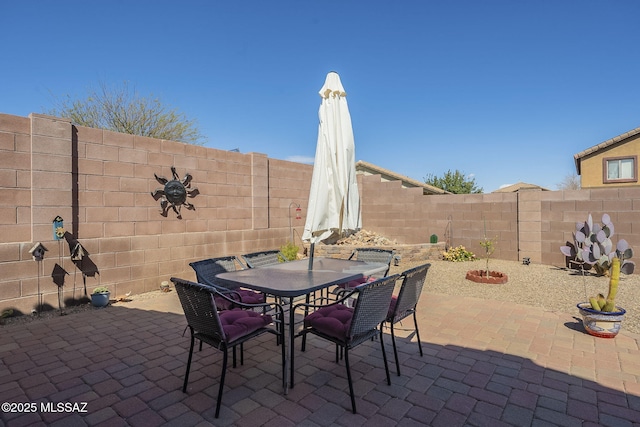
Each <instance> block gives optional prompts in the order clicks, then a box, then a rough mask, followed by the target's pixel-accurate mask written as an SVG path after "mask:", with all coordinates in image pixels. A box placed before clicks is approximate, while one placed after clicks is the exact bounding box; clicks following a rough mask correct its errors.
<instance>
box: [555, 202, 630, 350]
mask: <svg viewBox="0 0 640 427" xmlns="http://www.w3.org/2000/svg"><path fill="white" fill-rule="evenodd" d="M613 235H614V226H613V223H612V222H611V218H610V217H609V215H608V214H604V215H602V225H600V224H597V223H594V222H593V218H592V217H591V214H589V217H588V218H587V220H586V221H585V222H584V223H580V222H579V223H577V224H576V230H575V232H574V233H573V240H574V242H573V244H571V243H568V244H567V245H565V246H561V247H560V251H561V252H562V254H563V255H565V256H567V257H568V258H569V260H570V261H571V262H573V263H575V264H577V265H579V266H580V268H581V271H582V274H583V280H584V270H585V268H584V267H585V264H586V266H587V269H590V268H591V267H593V269H594V271H595V275H597V276H609V290H608V293H607V296H606V297H605V296H604V294H602V293H600V294H598V295H596V296H588V297H587V298H588V300H589V302H584V303H579V304H578V310H579V311H580V314H581V315H582V317H583V325H584V327H585V330H586V331H587V333H589V334H590V335H594V336H598V337H603V338H613V337H615V336H616V335H617V334H618V332H619V330H620V324H621V322H622V319H623V317H624V314H625V313H626V311H625V310H624V308H621V307H618V306H616V302H615V298H616V295H617V294H618V284H619V281H620V273H624V274H632V273H633V271H634V269H635V263H634V262H633V261H629V259H630V258H631V257H633V249H631V247H629V244H628V243H627V241H626V240H624V239H620V240H618V242H617V244H616V245H615V246H614V245H613V241H612V240H611V238H612V237H613ZM585 291H586V289H585Z"/></svg>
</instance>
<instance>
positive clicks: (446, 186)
mask: <svg viewBox="0 0 640 427" xmlns="http://www.w3.org/2000/svg"><path fill="white" fill-rule="evenodd" d="M424 182H425V183H426V184H429V185H433V186H434V187H438V188H442V189H443V190H445V191H448V192H450V193H454V194H478V193H482V192H483V190H482V188H481V187H478V186H477V185H476V179H475V178H473V177H469V176H465V175H464V173H462V172H460V171H459V170H457V169H456V171H455V172H451V169H449V170H448V171H447V172H446V173H445V174H444V175H443V176H442V177H438V176H436V175H433V174H429V175H427V177H426V178H425V179H424Z"/></svg>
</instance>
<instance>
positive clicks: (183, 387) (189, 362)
mask: <svg viewBox="0 0 640 427" xmlns="http://www.w3.org/2000/svg"><path fill="white" fill-rule="evenodd" d="M201 342H202V341H201ZM194 344H195V339H194V338H193V330H192V331H191V346H190V347H189V359H187V372H185V374H184V384H183V385H182V392H183V393H186V392H187V383H188V382H189V370H190V369H191V357H192V356H193V346H194Z"/></svg>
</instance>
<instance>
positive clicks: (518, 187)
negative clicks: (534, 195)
mask: <svg viewBox="0 0 640 427" xmlns="http://www.w3.org/2000/svg"><path fill="white" fill-rule="evenodd" d="M528 190H538V191H550V190H549V189H548V188H544V187H540V186H539V185H535V184H527V183H526V182H518V183H516V184H511V185H508V186H506V187H502V188H498V189H497V190H495V191H492V193H516V192H518V191H528Z"/></svg>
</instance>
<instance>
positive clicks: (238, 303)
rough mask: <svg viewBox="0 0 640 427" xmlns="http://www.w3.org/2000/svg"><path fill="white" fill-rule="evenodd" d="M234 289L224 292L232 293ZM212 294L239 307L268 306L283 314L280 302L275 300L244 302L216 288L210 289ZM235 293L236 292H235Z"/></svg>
mask: <svg viewBox="0 0 640 427" xmlns="http://www.w3.org/2000/svg"><path fill="white" fill-rule="evenodd" d="M234 292H235V291H228V292H226V293H234ZM212 293H213V294H216V295H217V296H219V297H221V298H223V299H225V300H227V301H229V302H230V303H232V304H233V305H234V306H237V307H240V308H249V309H252V308H265V307H269V308H271V309H273V310H275V311H276V313H278V314H283V313H284V309H283V308H282V305H281V304H278V303H277V302H263V303H260V304H246V303H243V302H240V301H237V300H235V299H233V298H229V297H228V296H227V295H225V293H223V292H220V291H218V290H217V289H213V291H212ZM235 293H236V294H237V292H235Z"/></svg>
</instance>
